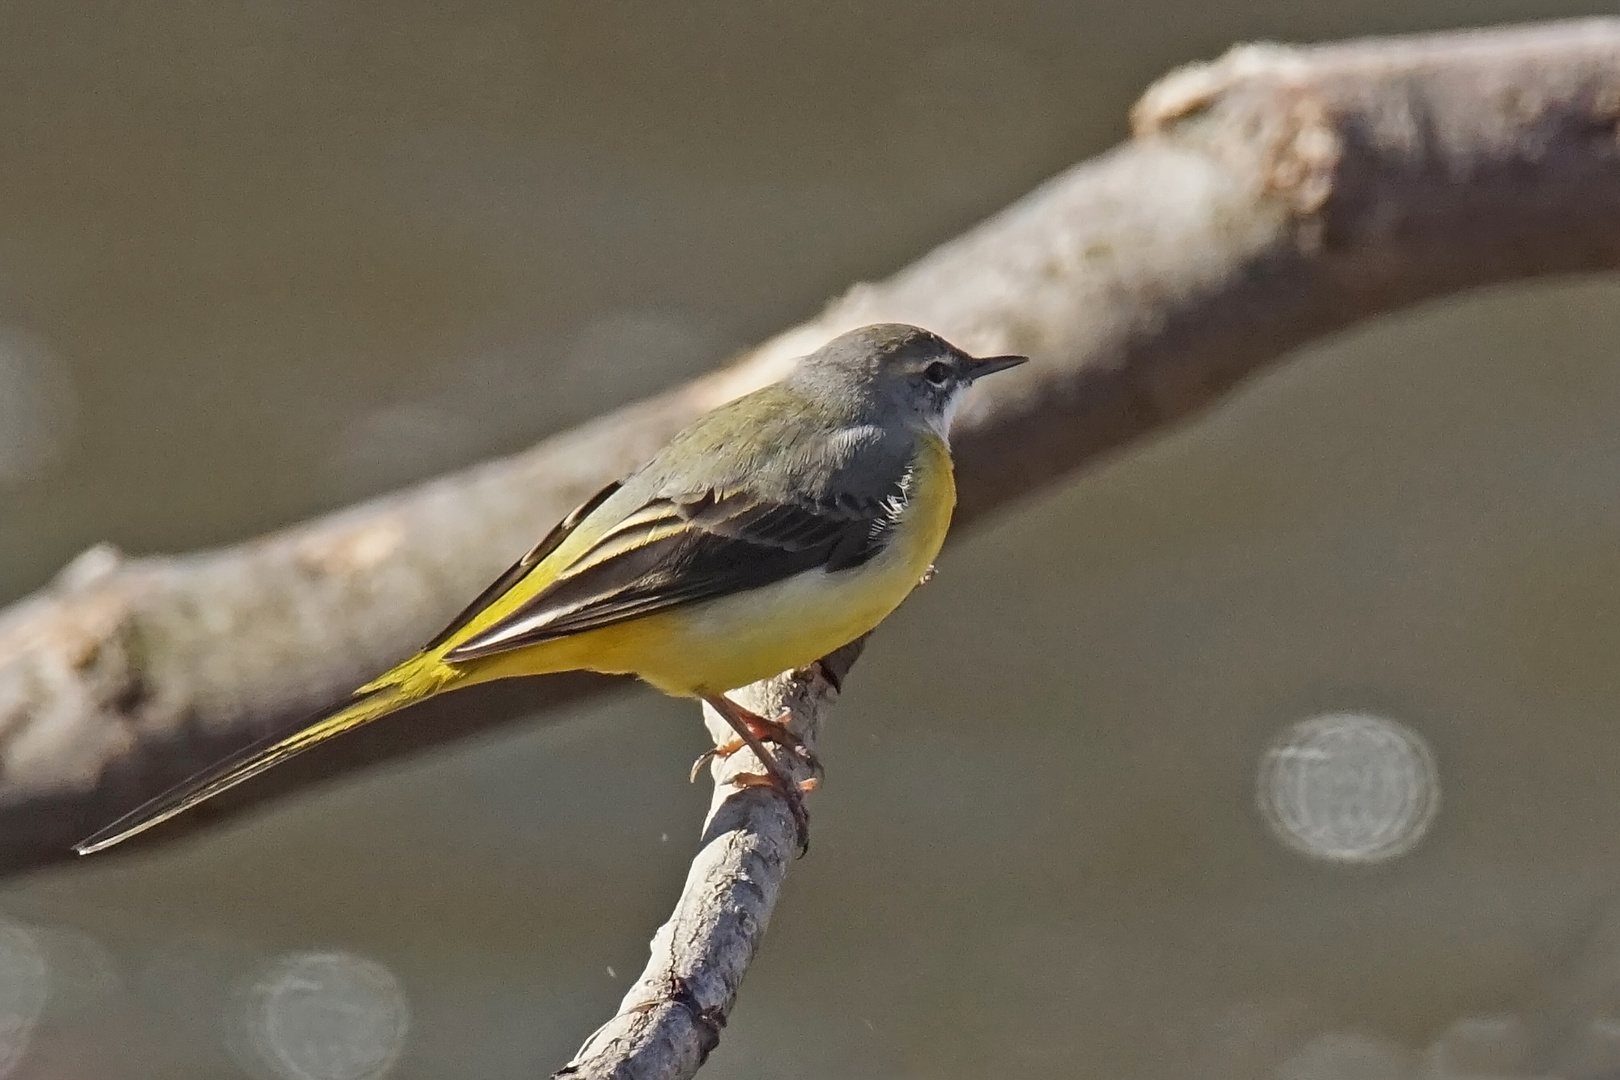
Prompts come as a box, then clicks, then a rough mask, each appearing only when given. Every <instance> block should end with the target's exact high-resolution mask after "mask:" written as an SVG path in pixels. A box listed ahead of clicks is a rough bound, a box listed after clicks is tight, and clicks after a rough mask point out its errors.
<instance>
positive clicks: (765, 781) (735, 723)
mask: <svg viewBox="0 0 1620 1080" xmlns="http://www.w3.org/2000/svg"><path fill="white" fill-rule="evenodd" d="M703 700H704V701H706V702H708V703H709V707H710V708H712V709H714V711H715V712H716V713H718V714H720V717H721V718H722V719H723V720H725V722H726V723H728V724H730V725H731V729H732V730H733V731H735V732H736V733H737V737H736V738H735V739H732V740H731V741H729V742H726V743H722V744H721V745H719V746H716V747H714V748H713V749H712V750H708V751H706V752H705V753H704V754H703V755H702V756H701V757H699V758H698V759H697V761H696V762H695V763H694V764H693V766H692V778H693V779H696V778H697V774H698V772H699V771H700V770H701V769H702V768H703V766H704V765H706V764H708V763H709V762H710V761H713V760H715V759H716V758H719V759H721V760H724V759H726V758H729V757H730V756H731V755H732V754H735V753H736V752H737V751H739V750H741V749H743V748H744V747H747V748H748V749H750V750H752V751H753V752H754V756H755V757H757V758H758V759H759V762H760V764H761V765H762V766H763V767H764V769H765V771H764V772H762V773H754V772H747V773H737V774H734V775H733V776H732V777H731V778H730V782H731V783H733V784H736V785H737V786H738V787H769V788H771V789H773V790H775V791H776V792H777V793H778V794H780V795H781V796H782V799H783V801H784V802H786V803H787V805H788V810H789V812H790V813H792V815H793V823H794V825H795V826H797V828H798V834H799V854H800V855H801V856H802V855H804V854H805V853H806V852H808V851H809V850H810V813H809V811H808V810H807V809H805V805H804V793H805V792H806V791H812V790H814V789H815V787H816V785H817V783H818V782H819V781H818V780H817V779H816V778H815V777H812V778H810V779H809V780H806V781H803V782H800V781H796V780H794V779H793V777H792V776H790V775H789V774H788V772H787V770H786V769H784V768H783V767H782V765H781V763H780V762H779V761H777V759H776V756H775V755H774V754H772V753H771V752H770V751H769V750H767V749H765V744H766V743H767V742H772V743H775V744H776V745H777V746H780V747H782V748H784V749H787V750H790V751H792V753H793V754H794V756H796V757H798V758H799V759H800V760H801V761H803V762H804V763H805V764H806V765H808V766H809V767H810V768H811V770H812V771H813V772H815V773H817V774H819V773H820V772H821V761H820V760H819V759H818V758H817V757H816V755H815V754H814V753H813V752H812V751H811V750H810V748H809V747H808V746H806V745H804V741H803V740H802V739H800V738H799V737H798V736H797V735H795V734H794V733H793V732H791V731H789V730H788V728H787V726H786V723H785V721H786V720H787V719H788V714H787V713H783V714H782V715H781V716H780V717H779V718H777V719H775V720H767V719H766V718H765V717H763V716H760V715H759V714H758V713H756V712H753V711H751V710H749V709H745V708H743V707H742V706H741V705H738V704H737V703H736V702H735V701H732V700H731V699H730V698H728V697H726V696H725V695H723V694H713V695H709V696H706V697H704V699H703Z"/></svg>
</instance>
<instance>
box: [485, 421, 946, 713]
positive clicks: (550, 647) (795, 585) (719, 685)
mask: <svg viewBox="0 0 1620 1080" xmlns="http://www.w3.org/2000/svg"><path fill="white" fill-rule="evenodd" d="M906 494H907V497H906V500H905V505H904V508H903V510H902V511H901V514H900V516H899V518H898V519H897V520H896V522H895V524H894V526H893V529H894V533H893V537H892V539H891V540H890V541H889V543H888V545H887V546H885V547H884V549H883V551H882V552H881V553H879V554H878V555H877V556H876V557H875V558H873V559H872V560H871V561H869V562H867V563H865V564H863V565H861V566H858V567H855V568H852V569H849V570H840V571H836V572H833V573H828V572H826V571H824V570H809V571H806V572H804V573H801V574H796V575H794V576H793V577H790V578H787V579H785V580H783V581H779V582H777V583H775V584H772V585H767V586H764V587H762V588H758V589H752V590H750V591H748V592H746V593H739V594H738V595H736V596H728V597H725V598H723V599H720V600H712V601H709V602H707V603H702V604H694V605H692V606H691V607H686V608H677V609H674V610H671V611H668V612H663V613H660V614H657V615H651V616H648V617H646V618H643V619H636V620H633V621H630V622H626V623H621V624H619V625H617V626H610V627H604V628H603V629H601V630H593V631H590V632H588V633H584V634H579V635H577V636H575V637H571V638H564V639H561V640H557V641H552V642H547V643H545V644H543V645H539V646H536V647H534V648H533V649H523V650H519V651H518V652H516V653H514V654H511V656H510V657H509V658H498V660H497V662H498V665H499V667H501V668H503V669H508V668H509V669H510V670H503V671H501V672H499V673H497V672H494V671H490V672H488V673H487V674H486V677H488V676H494V677H501V675H505V674H540V673H543V672H548V671H566V670H573V669H579V668H584V669H586V670H590V671H601V672H607V673H611V674H631V675H636V676H639V677H640V678H642V679H643V680H645V681H646V682H648V683H651V684H652V685H653V686H656V687H657V688H658V689H660V690H662V691H664V692H665V693H667V694H674V695H676V696H677V697H696V696H699V695H702V694H715V693H721V692H724V691H726V690H731V689H734V688H736V687H739V686H745V685H747V684H748V683H751V682H755V681H757V680H759V679H765V678H769V677H770V676H772V675H775V674H777V673H778V672H782V671H786V670H788V669H790V668H798V667H804V666H805V665H807V664H810V663H812V662H814V661H815V660H818V659H820V658H821V657H823V656H825V655H827V654H828V653H830V652H832V651H833V650H834V649H837V648H839V647H840V646H842V645H846V644H848V643H849V642H851V641H853V640H855V639H856V638H858V637H860V636H861V635H862V634H864V633H866V632H867V631H869V630H871V629H872V628H873V627H875V626H877V624H878V623H880V622H882V621H883V620H884V619H885V618H886V617H887V616H888V615H889V613H890V612H892V611H893V610H894V609H895V608H897V607H899V606H900V602H901V601H902V600H904V599H905V598H906V596H907V595H909V594H910V592H911V590H912V589H914V588H916V586H917V583H918V581H919V580H921V578H922V576H923V574H924V573H925V572H926V571H927V570H928V567H929V565H930V564H931V563H932V562H933V561H934V557H935V556H936V555H937V554H938V553H939V549H940V546H941V545H942V544H943V543H944V542H945V533H946V531H947V530H948V529H949V527H950V523H951V512H952V510H954V509H955V506H956V483H955V479H954V477H953V474H952V470H951V456H950V451H949V449H948V448H947V447H946V446H945V443H944V442H943V441H942V440H940V439H937V438H934V437H931V436H930V437H928V438H927V439H925V440H924V443H923V445H922V447H921V448H920V450H919V452H918V455H917V459H916V461H915V463H914V464H913V466H912V471H911V474H910V477H909V480H908V490H907V493H906Z"/></svg>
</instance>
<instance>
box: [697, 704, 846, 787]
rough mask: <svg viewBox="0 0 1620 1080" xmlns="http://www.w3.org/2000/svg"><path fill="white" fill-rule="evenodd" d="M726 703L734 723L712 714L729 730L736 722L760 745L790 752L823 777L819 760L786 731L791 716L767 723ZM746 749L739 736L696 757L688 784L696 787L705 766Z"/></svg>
mask: <svg viewBox="0 0 1620 1080" xmlns="http://www.w3.org/2000/svg"><path fill="white" fill-rule="evenodd" d="M726 701H727V702H728V703H729V704H730V705H731V707H732V708H734V709H736V710H737V718H736V720H733V719H732V717H730V716H726V714H725V713H724V712H721V711H720V710H719V709H718V708H716V710H715V711H716V712H720V715H721V716H724V717H725V719H726V720H727V721H729V722H731V724H732V726H733V727H736V724H737V721H738V720H740V721H741V722H742V724H743V725H744V726H745V727H747V728H748V731H749V732H750V733H751V734H752V735H753V736H754V738H756V739H758V740H759V741H760V742H766V743H775V744H776V745H777V746H780V747H783V748H785V749H787V750H790V751H792V753H793V756H794V757H796V758H798V759H799V760H800V761H802V762H804V763H805V764H806V765H808V766H810V771H811V772H812V773H814V774H815V775H816V776H818V777H820V776H825V775H826V769H824V768H823V767H822V765H821V759H820V758H819V757H817V756H816V752H815V751H814V750H811V749H810V748H809V747H808V746H806V745H804V740H803V739H801V738H799V737H798V736H797V735H795V734H793V732H792V731H791V730H789V728H788V726H787V722H788V720H789V719H791V717H792V714H791V713H787V712H784V713H782V714H781V715H780V716H778V717H777V718H776V719H775V720H767V719H766V718H765V717H763V716H761V715H759V714H758V713H756V712H753V711H752V710H749V709H745V708H743V707H742V706H741V705H738V704H737V703H736V702H735V701H731V699H729V698H727V699H726ZM747 748H748V743H747V741H746V740H744V739H743V737H742V736H741V735H739V736H738V737H737V738H735V739H731V740H730V741H728V742H723V743H721V744H719V745H718V746H713V747H710V748H709V749H707V750H705V751H703V753H701V754H699V755H698V759H697V760H696V761H694V762H692V773H691V781H692V783H694V784H695V783H697V778H698V774H699V773H701V772H702V771H703V769H704V766H706V765H708V764H709V762H711V761H715V760H717V759H718V760H720V761H725V760H727V759H729V758H730V757H731V755H733V754H735V753H737V751H739V750H745V749H747ZM807 790H808V789H807Z"/></svg>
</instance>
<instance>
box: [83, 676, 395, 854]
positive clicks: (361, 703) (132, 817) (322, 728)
mask: <svg viewBox="0 0 1620 1080" xmlns="http://www.w3.org/2000/svg"><path fill="white" fill-rule="evenodd" d="M379 681H380V680H379ZM374 685H375V684H374ZM360 693H362V694H364V696H363V697H360V698H358V700H353V701H349V702H346V703H344V704H342V705H339V706H337V707H336V708H334V709H333V710H332V711H330V712H328V713H325V714H323V715H320V716H317V717H316V718H315V719H313V720H310V721H306V722H305V723H304V724H303V725H302V726H300V727H299V729H298V730H297V731H295V732H293V733H292V734H291V735H281V736H275V735H272V736H271V737H269V738H267V739H264V740H263V741H261V742H258V743H254V744H253V745H252V746H249V747H247V748H246V749H245V750H241V751H238V752H237V753H235V754H233V755H231V756H230V757H228V758H226V759H225V760H224V761H222V762H220V763H219V764H218V765H215V766H213V767H211V768H208V769H205V770H203V771H202V772H200V773H198V774H197V775H196V776H193V777H192V778H191V779H189V780H186V781H184V782H182V783H180V784H177V785H175V786H174V787H172V788H170V789H169V790H168V791H165V792H164V793H163V794H161V795H159V796H157V797H156V798H154V799H151V800H149V801H147V802H145V803H142V804H141V805H140V806H137V807H136V808H135V809H134V810H131V811H130V812H129V813H127V814H125V815H124V816H123V817H121V818H119V819H118V820H117V821H115V822H113V823H112V824H111V825H108V826H107V827H106V828H105V829H102V830H101V831H100V832H98V833H96V834H95V835H94V836H90V837H87V838H85V839H84V840H81V841H79V843H77V844H75V845H74V846H73V850H74V851H76V852H78V853H79V854H80V855H89V854H91V853H93V852H97V851H102V850H104V849H106V848H110V847H112V846H113V845H114V844H119V843H122V842H123V841H125V840H128V839H129V838H130V837H132V836H135V835H136V834H138V833H143V832H145V831H146V830H147V829H150V828H152V827H153V826H154V825H160V824H162V823H163V822H165V821H168V820H169V819H170V818H172V817H174V816H175V815H176V814H180V813H184V812H185V811H187V810H189V809H191V808H192V807H193V806H196V805H197V804H198V803H200V802H202V801H203V800H205V799H211V798H213V797H214V796H215V795H218V794H219V793H220V792H222V791H225V790H227V789H228V788H233V787H235V786H236V785H237V784H240V783H241V782H242V781H244V780H247V779H250V778H251V777H255V776H258V775H259V774H260V773H262V772H264V771H265V770H266V769H269V768H271V767H273V766H276V765H279V764H281V763H282V762H283V761H286V760H287V759H288V758H291V757H294V756H296V755H298V754H301V753H303V752H304V751H305V750H308V749H309V748H310V747H312V746H316V745H318V744H320V743H323V742H325V741H326V740H327V739H330V738H332V737H333V736H334V735H341V734H342V733H343V732H345V731H350V730H352V729H354V728H357V727H359V726H360V725H361V724H369V723H371V721H373V720H376V719H379V718H381V717H384V716H387V715H388V714H389V713H391V712H394V711H395V710H397V709H402V708H404V707H405V706H406V705H409V704H411V703H412V702H414V701H418V700H420V699H421V698H422V697H423V696H424V695H423V694H421V693H409V692H407V691H406V690H405V689H403V688H401V687H400V686H398V685H382V686H375V688H374V689H373V688H369V687H368V688H366V689H365V690H362V691H360Z"/></svg>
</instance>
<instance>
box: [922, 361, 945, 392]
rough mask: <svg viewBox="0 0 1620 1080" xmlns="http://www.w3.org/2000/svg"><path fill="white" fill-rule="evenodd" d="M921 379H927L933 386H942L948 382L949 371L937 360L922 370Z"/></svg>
mask: <svg viewBox="0 0 1620 1080" xmlns="http://www.w3.org/2000/svg"><path fill="white" fill-rule="evenodd" d="M923 378H925V379H927V380H928V381H929V382H931V383H933V384H934V385H935V386H944V385H945V384H946V383H947V382H949V381H950V378H951V369H950V368H949V367H947V366H946V365H944V364H942V363H940V362H939V361H938V360H935V361H934V362H933V363H932V364H929V365H928V366H927V367H925V368H923Z"/></svg>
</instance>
